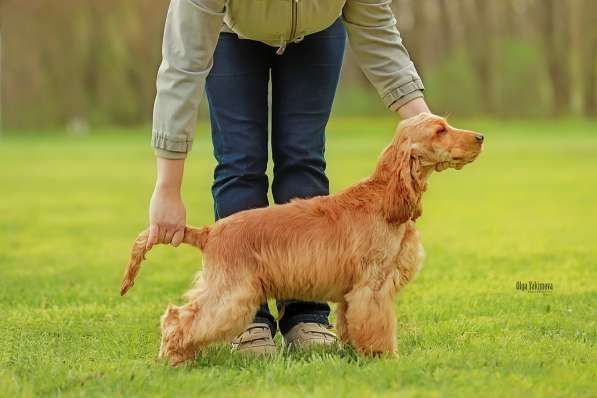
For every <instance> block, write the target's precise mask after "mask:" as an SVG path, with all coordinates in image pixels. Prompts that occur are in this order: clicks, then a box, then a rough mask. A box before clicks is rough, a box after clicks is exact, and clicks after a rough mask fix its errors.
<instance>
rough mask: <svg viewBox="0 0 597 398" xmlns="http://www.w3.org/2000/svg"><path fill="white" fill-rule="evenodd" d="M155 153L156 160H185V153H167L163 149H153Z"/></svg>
mask: <svg viewBox="0 0 597 398" xmlns="http://www.w3.org/2000/svg"><path fill="white" fill-rule="evenodd" d="M154 152H155V156H156V157H158V158H164V159H176V160H178V159H186V157H187V154H186V152H173V151H167V150H165V149H154Z"/></svg>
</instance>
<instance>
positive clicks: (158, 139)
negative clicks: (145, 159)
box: [151, 132, 193, 159]
mask: <svg viewBox="0 0 597 398" xmlns="http://www.w3.org/2000/svg"><path fill="white" fill-rule="evenodd" d="M192 145H193V142H192V141H179V140H173V139H171V138H168V136H167V135H165V134H158V133H155V132H154V133H153V135H152V137H151V146H152V147H153V148H154V149H155V154H156V156H158V157H161V158H166V159H184V158H186V156H187V153H188V152H189V151H190V150H191V147H192Z"/></svg>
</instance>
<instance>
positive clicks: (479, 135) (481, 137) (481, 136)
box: [475, 134, 485, 142]
mask: <svg viewBox="0 0 597 398" xmlns="http://www.w3.org/2000/svg"><path fill="white" fill-rule="evenodd" d="M475 139H476V140H477V142H483V140H484V139H485V137H483V134H477V135H476V136H475Z"/></svg>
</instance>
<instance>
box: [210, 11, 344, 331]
mask: <svg viewBox="0 0 597 398" xmlns="http://www.w3.org/2000/svg"><path fill="white" fill-rule="evenodd" d="M345 41H346V33H345V31H344V26H343V25H342V22H341V21H340V20H339V19H338V20H337V21H336V22H334V24H332V25H331V26H330V27H329V28H327V29H325V30H323V31H321V32H318V33H315V34H312V35H309V36H306V37H305V38H304V39H303V40H302V41H301V42H300V43H292V44H289V45H288V47H287V48H286V50H285V52H284V53H283V54H282V55H277V54H276V48H274V47H270V46H268V45H266V44H263V43H261V42H258V41H252V40H246V39H239V38H238V37H237V36H236V35H235V34H232V33H225V32H223V33H221V34H220V38H219V41H218V45H217V47H216V50H215V53H214V61H213V67H212V69H211V71H210V73H209V76H208V77H207V81H206V88H205V91H206V93H207V100H208V103H209V113H210V119H211V130H212V142H213V147H214V156H215V158H216V160H217V166H216V168H215V171H214V183H213V186H212V194H213V198H214V207H215V209H214V210H215V216H216V219H220V218H223V217H226V216H228V215H230V214H233V213H236V212H238V211H242V210H246V209H252V208H257V207H265V206H268V197H267V192H268V187H269V182H268V177H267V175H266V168H267V162H268V83H269V81H270V79H271V87H272V93H271V94H272V100H271V148H272V158H273V163H274V167H273V182H272V196H273V199H274V201H275V203H286V202H288V201H290V200H291V199H293V198H308V197H312V196H317V195H327V194H328V193H329V184H328V179H327V177H326V175H325V165H326V164H325V159H324V150H325V127H326V124H327V122H328V119H329V116H330V111H331V108H332V103H333V100H334V95H335V92H336V87H337V85H338V78H339V75H340V68H341V65H342V58H343V54H344V47H345ZM280 305H283V306H284V314H283V317H282V318H281V319H280V320H279V326H280V331H281V332H282V333H286V332H287V331H288V330H290V328H292V327H293V326H294V325H296V324H297V323H299V322H318V323H322V324H328V315H329V312H330V308H329V306H328V305H327V304H326V303H316V302H304V301H297V300H288V301H285V302H283V303H278V306H279V307H280ZM255 321H256V322H264V323H267V324H268V325H269V326H270V328H271V330H272V336H273V335H274V334H275V332H276V322H275V320H274V318H273V316H272V315H271V314H270V312H269V310H268V307H267V304H264V305H262V306H261V308H260V309H259V311H258V312H257V314H256V316H255Z"/></svg>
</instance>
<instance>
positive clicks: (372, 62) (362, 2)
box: [342, 0, 429, 118]
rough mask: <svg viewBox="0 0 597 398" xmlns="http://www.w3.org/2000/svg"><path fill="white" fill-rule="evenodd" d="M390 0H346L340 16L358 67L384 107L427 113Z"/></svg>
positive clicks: (403, 114)
mask: <svg viewBox="0 0 597 398" xmlns="http://www.w3.org/2000/svg"><path fill="white" fill-rule="evenodd" d="M391 3H392V2H391V0H346V4H345V5H344V9H343V10H342V19H343V20H344V25H345V26H346V30H347V32H348V38H349V42H350V47H351V48H352V50H353V52H354V54H355V56H356V60H357V62H358V63H359V66H360V67H361V69H362V70H363V72H364V73H365V76H367V78H368V79H369V81H370V82H371V84H373V86H374V87H375V89H376V90H377V92H378V93H379V95H380V97H381V98H382V100H383V101H384V103H385V104H386V106H387V107H388V108H390V109H391V110H392V111H397V112H398V113H399V114H400V116H401V117H403V118H407V117H411V116H414V115H416V114H419V113H421V112H428V111H429V109H428V108H427V105H426V104H425V101H424V99H423V89H424V87H423V82H422V81H421V78H420V77H419V74H418V73H417V70H416V69H415V66H414V64H413V62H412V61H411V59H410V56H409V55H408V52H407V51H406V48H405V47H404V45H403V44H402V39H401V37H400V33H399V32H398V29H397V28H396V19H395V18H394V14H393V12H392V8H391Z"/></svg>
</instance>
